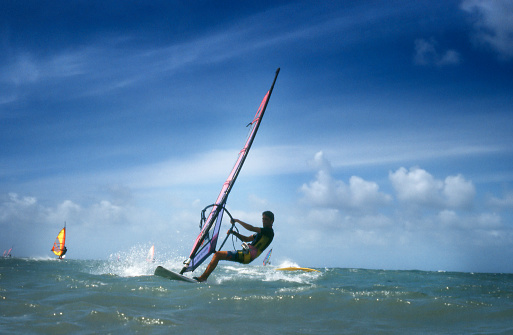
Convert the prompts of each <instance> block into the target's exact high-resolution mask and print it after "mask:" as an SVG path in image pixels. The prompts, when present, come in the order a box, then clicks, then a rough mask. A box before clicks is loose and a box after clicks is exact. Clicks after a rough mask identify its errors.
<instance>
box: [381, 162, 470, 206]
mask: <svg viewBox="0 0 513 335" xmlns="http://www.w3.org/2000/svg"><path fill="white" fill-rule="evenodd" d="M389 179H390V181H391V182H392V185H393V187H394V189H395V190H396V192H397V198H398V199H399V200H401V201H403V202H406V203H410V204H415V205H418V206H428V207H440V208H459V209H465V208H470V207H471V206H472V204H473V200H474V197H475V194H476V191H475V188H474V185H473V184H472V182H471V181H467V180H465V178H463V177H462V176H461V175H457V176H448V177H447V178H445V180H444V181H442V180H438V179H435V178H434V177H433V176H432V175H431V174H429V173H428V172H427V171H425V170H423V169H420V168H418V167H413V168H411V169H410V170H409V171H408V170H406V169H405V168H404V167H401V168H399V169H398V170H397V171H395V172H390V173H389Z"/></svg>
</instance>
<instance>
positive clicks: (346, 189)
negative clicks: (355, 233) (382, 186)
mask: <svg viewBox="0 0 513 335" xmlns="http://www.w3.org/2000/svg"><path fill="white" fill-rule="evenodd" d="M314 162H315V165H316V166H317V167H318V168H319V171H318V172H317V176H316V179H315V180H314V181H311V182H310V183H309V184H303V186H302V187H301V191H302V192H303V194H304V196H305V200H306V201H307V202H310V203H312V204H313V205H315V206H320V207H328V208H337V209H347V210H351V209H353V210H355V209H357V210H363V209H366V210H370V209H372V208H375V207H379V206H382V205H386V204H387V203H389V202H390V201H391V197H390V196H389V195H387V194H384V193H382V192H380V191H379V186H378V184H376V183H374V182H369V181H366V180H364V179H362V178H360V177H357V176H352V177H351V178H350V179H349V185H347V184H346V183H344V182H343V181H341V180H336V179H334V178H333V177H332V176H331V173H330V170H331V164H330V163H329V162H328V161H327V160H326V159H325V158H324V155H323V153H322V152H318V153H317V154H316V155H315V160H314Z"/></svg>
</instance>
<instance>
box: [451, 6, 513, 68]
mask: <svg viewBox="0 0 513 335" xmlns="http://www.w3.org/2000/svg"><path fill="white" fill-rule="evenodd" d="M461 9H462V10H464V11H465V12H467V13H469V14H471V15H473V18H474V19H475V20H474V38H475V40H476V41H477V42H478V43H480V44H484V45H488V46H490V47H491V48H492V49H493V50H495V51H496V52H497V53H498V55H499V56H500V57H501V58H503V59H505V60H510V59H512V58H513V2H512V1H511V0H465V1H463V2H462V3H461Z"/></svg>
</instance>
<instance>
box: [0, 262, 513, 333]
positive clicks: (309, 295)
mask: <svg viewBox="0 0 513 335" xmlns="http://www.w3.org/2000/svg"><path fill="white" fill-rule="evenodd" d="M157 265H163V266H165V267H166V268H169V269H171V270H175V271H179V269H180V267H181V264H180V262H179V261H178V260H175V261H167V262H156V263H150V262H147V261H146V260H145V259H144V257H143V258H141V259H140V260H135V259H127V260H118V259H112V260H102V261H99V260H73V259H66V260H62V261H59V260H55V259H20V258H13V259H0V311H1V312H0V333H1V334H93V333H97V334H136V333H137V334H204V333H208V334H238V335H241V334H399V333H400V334H511V333H513V275H511V274H480V273H454V272H424V271H385V270H364V269H344V268H322V269H318V270H320V272H309V273H305V272H297V271H294V272H283V271H276V267H275V266H266V267H263V266H260V265H258V264H256V265H249V266H247V265H239V264H234V263H222V265H220V266H219V267H218V269H216V271H215V272H214V273H213V274H212V276H211V277H210V278H209V281H208V282H207V283H201V284H191V283H186V282H178V281H170V280H167V279H164V278H161V277H156V276H153V271H154V269H155V267H156V266H157ZM200 270H201V268H200Z"/></svg>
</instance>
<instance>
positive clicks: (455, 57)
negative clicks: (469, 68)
mask: <svg viewBox="0 0 513 335" xmlns="http://www.w3.org/2000/svg"><path fill="white" fill-rule="evenodd" d="M460 58H461V57H460V54H459V53H458V52H457V51H455V50H452V49H450V50H444V51H440V50H439V47H438V43H437V42H436V41H435V40H434V39H430V40H425V39H417V40H415V56H414V61H415V64H418V65H435V66H445V65H457V64H459V63H460Z"/></svg>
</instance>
